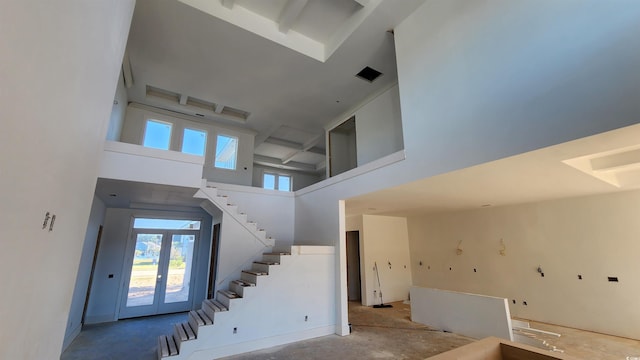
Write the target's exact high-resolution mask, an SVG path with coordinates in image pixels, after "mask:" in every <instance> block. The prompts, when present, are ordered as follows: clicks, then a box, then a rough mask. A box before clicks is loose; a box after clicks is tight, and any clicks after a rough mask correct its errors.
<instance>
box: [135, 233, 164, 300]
mask: <svg viewBox="0 0 640 360" xmlns="http://www.w3.org/2000/svg"><path fill="white" fill-rule="evenodd" d="M162 238H163V235H162V234H157V233H156V234H137V236H136V244H135V250H134V251H135V253H134V257H133V263H132V265H131V277H130V278H129V289H128V292H127V307H134V306H143V305H152V304H153V302H154V301H153V300H154V297H155V294H156V283H157V281H158V275H159V274H158V263H159V261H160V250H161V249H162Z"/></svg>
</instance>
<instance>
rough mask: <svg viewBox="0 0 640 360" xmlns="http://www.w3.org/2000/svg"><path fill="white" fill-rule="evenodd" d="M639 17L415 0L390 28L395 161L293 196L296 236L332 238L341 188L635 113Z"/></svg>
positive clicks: (436, 167)
mask: <svg viewBox="0 0 640 360" xmlns="http://www.w3.org/2000/svg"><path fill="white" fill-rule="evenodd" d="M639 19H640V3H638V2H636V1H632V0H621V1H618V2H615V3H609V2H608V3H606V4H605V3H602V2H600V1H597V0H586V1H585V0H581V1H578V0H570V1H565V2H561V3H560V2H557V1H553V0H544V1H543V2H542V3H541V2H534V1H519V2H508V1H502V0H488V1H482V2H477V1H474V2H469V1H466V0H450V1H428V2H425V3H424V5H422V6H421V7H420V8H418V9H417V10H416V11H415V12H414V13H413V14H411V15H410V16H409V17H408V18H407V19H406V20H405V21H404V22H403V23H402V24H400V25H399V26H397V27H396V28H395V29H394V30H395V31H394V32H395V43H396V57H397V63H398V79H399V80H398V82H399V92H400V105H401V110H402V124H403V139H404V147H405V152H406V160H404V161H401V162H397V163H395V164H393V165H390V166H387V167H384V168H380V169H377V170H374V171H371V172H368V173H366V174H363V175H360V176H358V177H355V178H351V179H348V180H345V181H342V182H338V183H336V184H333V185H330V186H327V187H319V188H318V189H317V190H315V191H311V192H306V193H303V194H300V196H297V197H296V215H295V221H296V225H295V231H296V243H297V244H318V245H323V244H326V245H338V241H339V238H340V236H341V233H342V232H344V229H340V227H339V214H338V210H339V206H338V201H339V200H341V199H348V198H350V197H352V196H356V195H360V194H365V193H368V192H372V191H376V190H381V189H384V188H388V187H390V186H394V185H400V184H404V183H407V182H410V181H412V180H418V179H423V178H425V177H430V176H434V175H437V174H441V173H445V172H449V171H452V170H456V169H460V168H465V167H468V166H471V165H475V164H479V163H484V162H488V161H491V160H496V159H499V158H503V157H507V156H510V155H514V154H518V153H522V152H525V151H528V150H533V149H537V148H541V147H545V146H549V145H553V144H558V143H562V142H566V141H569V140H572V139H577V138H580V137H584V136H587V135H591V134H597V133H601V132H605V131H608V130H612V129H615V128H620V127H623V126H626V125H631V124H634V123H636V122H637V119H638V117H639V116H640V107H639V106H638V102H637V101H636V97H637V96H635V95H637V94H638V93H639V91H640V90H639V88H638V84H640V44H639V43H638V42H637V41H635V37H636V35H635V34H637V33H638V31H639V30H640V21H638V20H639ZM595 23H597V24H598V26H593V24H595ZM576 64H578V65H576ZM634 94H635V95H634ZM325 181H326V180H325ZM336 249H337V250H336V251H337V253H338V256H343V254H342V253H341V251H340V248H339V247H338V246H336Z"/></svg>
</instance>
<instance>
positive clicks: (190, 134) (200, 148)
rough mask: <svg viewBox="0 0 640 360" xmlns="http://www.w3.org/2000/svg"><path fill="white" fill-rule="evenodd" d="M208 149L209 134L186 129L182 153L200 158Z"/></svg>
mask: <svg viewBox="0 0 640 360" xmlns="http://www.w3.org/2000/svg"><path fill="white" fill-rule="evenodd" d="M206 148H207V132H206V131H203V130H195V129H189V128H185V129H184V133H183V135H182V152H183V153H185V154H192V155H198V156H204V151H205V149H206Z"/></svg>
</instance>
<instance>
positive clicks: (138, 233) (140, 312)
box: [119, 229, 199, 319]
mask: <svg viewBox="0 0 640 360" xmlns="http://www.w3.org/2000/svg"><path fill="white" fill-rule="evenodd" d="M132 234H133V235H132V236H133V238H132V239H131V241H130V242H129V247H128V256H127V258H126V260H125V261H126V262H127V264H128V266H127V268H126V269H127V270H128V273H125V274H124V276H125V279H128V280H127V281H126V282H125V284H124V291H123V292H122V300H121V303H120V313H119V318H121V319H122V318H129V317H136V316H147V315H156V314H166V313H172V312H179V311H188V310H191V307H192V303H193V299H192V297H193V286H191V280H192V278H193V276H192V275H193V270H194V269H195V266H193V260H194V258H195V257H194V254H193V251H194V249H195V248H196V247H195V246H196V243H197V241H198V234H199V231H194V230H157V229H133V231H132Z"/></svg>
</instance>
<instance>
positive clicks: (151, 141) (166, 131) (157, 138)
mask: <svg viewBox="0 0 640 360" xmlns="http://www.w3.org/2000/svg"><path fill="white" fill-rule="evenodd" d="M171 127H172V125H171V123H167V122H163V121H158V120H147V125H146V127H145V130H144V140H143V141H142V145H143V146H146V147H150V148H154V149H162V150H169V145H170V144H171Z"/></svg>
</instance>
